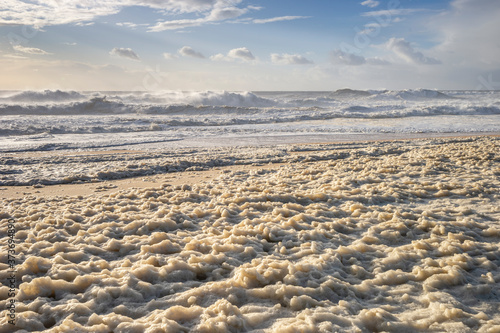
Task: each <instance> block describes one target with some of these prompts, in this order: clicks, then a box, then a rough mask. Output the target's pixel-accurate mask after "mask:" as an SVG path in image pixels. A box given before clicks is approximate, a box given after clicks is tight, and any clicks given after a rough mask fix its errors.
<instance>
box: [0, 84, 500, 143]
mask: <svg viewBox="0 0 500 333" xmlns="http://www.w3.org/2000/svg"><path fill="white" fill-rule="evenodd" d="M499 131H500V91H437V90H426V89H418V90H400V91H394V90H368V91H362V90H351V89H341V90H337V91H323V92H228V91H161V92H117V91H107V92H96V91H92V92H88V91H85V92H84V91H60V90H45V91H1V92H0V152H22V151H51V150H82V149H83V150H85V149H110V148H113V147H121V148H123V149H163V148H165V147H177V148H178V147H197V146H227V145H229V146H238V145H259V144H277V143H313V142H326V141H329V142H332V141H336V140H348V141H352V140H355V139H384V138H408V137H418V136H425V137H430V136H433V135H440V136H447V135H466V134H471V133H475V134H477V133H484V134H488V133H498V132H499Z"/></svg>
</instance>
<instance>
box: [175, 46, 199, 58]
mask: <svg viewBox="0 0 500 333" xmlns="http://www.w3.org/2000/svg"><path fill="white" fill-rule="evenodd" d="M178 52H179V54H180V55H182V56H184V57H192V58H199V59H204V58H205V56H204V55H203V54H201V53H200V52H197V51H195V50H193V48H191V47H189V46H184V47H182V48H181V49H179V51H178Z"/></svg>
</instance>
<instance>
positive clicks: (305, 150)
mask: <svg viewBox="0 0 500 333" xmlns="http://www.w3.org/2000/svg"><path fill="white" fill-rule="evenodd" d="M483 137H484V138H488V137H491V138H498V137H500V134H491V135H473V136H469V135H456V136H445V137H441V136H433V137H424V138H420V137H419V138H405V139H380V140H359V141H357V140H355V141H347V142H345V141H334V142H318V143H310V142H305V143H290V144H285V145H277V146H276V147H280V148H281V147H286V148H287V149H288V150H287V152H286V153H287V155H289V156H297V155H309V154H314V153H317V152H320V153H325V152H333V151H335V150H337V149H341V150H345V149H351V148H350V146H351V145H361V147H365V148H366V147H369V146H370V145H371V144H374V143H376V144H381V145H384V144H394V143H399V142H401V143H404V142H406V141H409V142H413V143H415V142H419V141H426V140H433V139H438V140H444V141H445V142H446V141H449V140H452V139H459V140H467V139H469V138H472V139H478V138H483ZM270 147H271V146H267V145H266V146H261V147H258V148H264V149H265V148H270ZM217 148H220V149H222V150H223V151H224V150H226V149H228V148H227V147H217ZM238 148H250V149H252V148H257V147H238ZM358 148H359V147H358ZM116 154H121V155H143V154H151V152H150V151H146V150H123V149H117V150H89V151H69V152H68V151H57V152H26V153H11V154H8V155H7V156H11V157H18V158H20V157H23V158H26V159H30V158H40V157H52V156H58V157H92V156H114V155H116ZM192 154H193V156H196V154H197V152H193V153H192ZM294 162H297V161H293V160H292V161H283V160H280V161H278V162H268V163H251V164H237V165H221V166H211V167H208V168H207V169H204V170H195V171H190V170H179V171H174V172H164V173H157V174H151V175H147V174H146V175H139V176H130V177H126V176H125V177H123V178H119V179H102V180H95V179H94V180H91V181H83V182H81V181H79V182H69V183H58V184H34V185H10V186H9V185H0V199H9V198H12V199H16V198H21V197H23V196H27V195H34V196H49V197H57V196H87V195H92V194H109V193H113V192H116V191H120V190H126V189H130V188H137V189H142V188H148V187H157V186H160V185H161V184H170V185H174V186H175V185H183V184H188V185H193V184H195V183H198V182H202V181H205V182H207V181H211V180H214V179H215V178H216V177H218V176H219V175H221V174H223V173H227V172H231V171H242V170H250V169H256V168H261V169H276V168H279V167H280V166H281V165H283V164H286V163H294Z"/></svg>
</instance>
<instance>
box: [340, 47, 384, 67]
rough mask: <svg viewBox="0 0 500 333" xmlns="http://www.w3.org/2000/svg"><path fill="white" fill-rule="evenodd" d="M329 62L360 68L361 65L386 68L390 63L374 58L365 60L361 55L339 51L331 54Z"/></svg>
mask: <svg viewBox="0 0 500 333" xmlns="http://www.w3.org/2000/svg"><path fill="white" fill-rule="evenodd" d="M331 60H332V62H333V63H335V64H341V65H348V66H361V65H365V64H368V65H372V66H387V65H390V64H391V63H390V62H389V61H387V60H385V59H381V58H378V57H375V58H365V57H363V56H361V55H357V54H353V53H348V52H344V51H341V50H335V51H333V52H332V53H331Z"/></svg>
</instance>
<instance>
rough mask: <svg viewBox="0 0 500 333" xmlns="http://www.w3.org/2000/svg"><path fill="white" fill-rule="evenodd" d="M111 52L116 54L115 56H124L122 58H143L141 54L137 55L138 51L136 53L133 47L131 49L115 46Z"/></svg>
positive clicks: (138, 59)
mask: <svg viewBox="0 0 500 333" xmlns="http://www.w3.org/2000/svg"><path fill="white" fill-rule="evenodd" d="M109 54H111V55H114V56H118V57H122V58H126V59H130V60H136V61H140V60H141V59H140V58H139V56H138V55H137V53H135V52H134V51H133V50H132V49H129V48H119V47H115V48H114V49H112V50H111V51H110V52H109Z"/></svg>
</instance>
